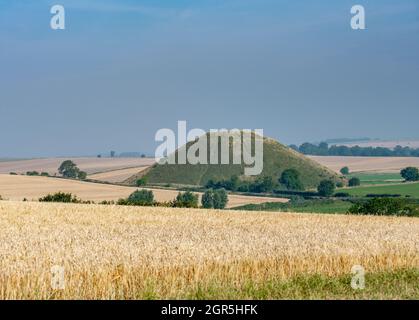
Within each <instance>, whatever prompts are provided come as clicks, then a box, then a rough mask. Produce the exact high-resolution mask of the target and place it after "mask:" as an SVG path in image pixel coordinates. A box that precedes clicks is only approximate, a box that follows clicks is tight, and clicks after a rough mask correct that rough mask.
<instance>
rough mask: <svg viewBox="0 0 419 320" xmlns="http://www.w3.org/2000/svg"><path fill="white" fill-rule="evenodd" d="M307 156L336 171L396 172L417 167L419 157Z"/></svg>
mask: <svg viewBox="0 0 419 320" xmlns="http://www.w3.org/2000/svg"><path fill="white" fill-rule="evenodd" d="M308 157H309V158H311V159H313V160H315V161H317V162H318V163H320V164H322V165H324V166H325V167H327V168H329V169H331V170H334V171H336V172H339V170H340V169H341V168H343V167H349V170H350V171H351V172H364V171H369V172H392V173H397V172H400V170H401V169H403V168H405V167H410V166H412V167H419V157H338V156H336V157H335V156H330V157H329V156H308Z"/></svg>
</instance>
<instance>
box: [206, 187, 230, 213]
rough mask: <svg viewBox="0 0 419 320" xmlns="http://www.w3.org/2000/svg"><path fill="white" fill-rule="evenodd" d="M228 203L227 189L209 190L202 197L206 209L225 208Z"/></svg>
mask: <svg viewBox="0 0 419 320" xmlns="http://www.w3.org/2000/svg"><path fill="white" fill-rule="evenodd" d="M227 203H228V194H227V192H226V190H225V189H217V190H213V189H211V190H207V191H205V193H204V194H203V195H202V199H201V204H202V206H203V207H204V208H206V209H212V208H214V209H224V208H225V206H226V205H227Z"/></svg>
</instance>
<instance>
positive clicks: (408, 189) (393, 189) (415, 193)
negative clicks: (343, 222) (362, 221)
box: [344, 183, 419, 198]
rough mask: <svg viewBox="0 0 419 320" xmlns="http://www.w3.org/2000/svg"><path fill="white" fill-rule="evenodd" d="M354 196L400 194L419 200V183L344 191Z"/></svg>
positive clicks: (356, 188)
mask: <svg viewBox="0 0 419 320" xmlns="http://www.w3.org/2000/svg"><path fill="white" fill-rule="evenodd" d="M344 191H345V192H347V193H349V194H350V195H353V196H366V195H368V194H400V195H402V196H406V195H407V196H410V197H414V198H419V183H401V184H390V185H379V186H374V185H372V186H365V187H362V186H361V187H355V188H347V189H345V190H344Z"/></svg>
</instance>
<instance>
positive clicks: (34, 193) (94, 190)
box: [0, 174, 287, 207]
mask: <svg viewBox="0 0 419 320" xmlns="http://www.w3.org/2000/svg"><path fill="white" fill-rule="evenodd" d="M135 190H137V188H134V187H126V186H118V185H108V184H100V183H90V182H83V181H76V180H67V179H59V178H52V177H29V176H14V175H4V174H0V195H1V196H2V197H3V198H5V199H9V200H23V199H24V198H26V199H27V200H38V198H40V197H42V196H45V195H47V194H49V193H55V192H57V191H61V192H69V193H72V194H74V195H76V196H77V197H79V198H81V199H82V200H91V201H95V202H98V201H103V200H108V201H109V200H118V199H120V198H126V197H128V196H129V195H130V194H131V193H132V192H134V191H135ZM153 193H154V196H155V199H156V200H157V201H160V202H164V201H171V200H173V199H174V198H175V197H176V195H177V194H178V191H176V190H169V189H153ZM276 201H280V202H284V201H287V200H286V199H282V198H269V197H253V196H241V195H230V196H229V203H228V206H229V207H233V206H240V205H244V204H249V203H261V202H276Z"/></svg>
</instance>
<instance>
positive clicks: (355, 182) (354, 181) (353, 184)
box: [348, 177, 361, 187]
mask: <svg viewBox="0 0 419 320" xmlns="http://www.w3.org/2000/svg"><path fill="white" fill-rule="evenodd" d="M360 185H361V180H359V178H357V177H353V178H351V179H349V181H348V186H349V187H357V186H360Z"/></svg>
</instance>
